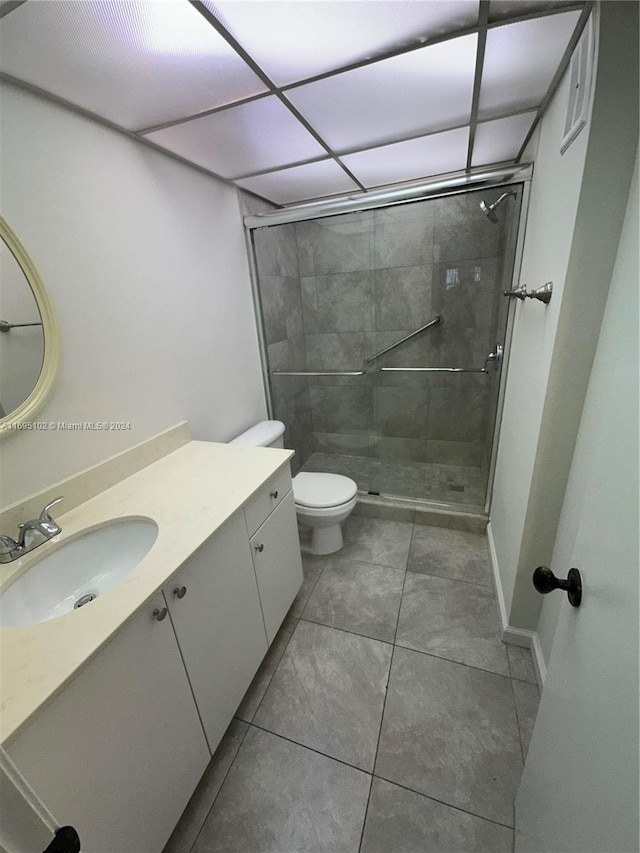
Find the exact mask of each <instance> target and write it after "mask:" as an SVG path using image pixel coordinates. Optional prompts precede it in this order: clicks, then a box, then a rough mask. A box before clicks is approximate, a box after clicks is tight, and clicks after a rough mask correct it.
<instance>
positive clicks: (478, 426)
mask: <svg viewBox="0 0 640 853" xmlns="http://www.w3.org/2000/svg"><path fill="white" fill-rule="evenodd" d="M499 195H500V192H496V191H495V190H493V191H488V192H487V193H485V194H481V193H465V194H460V195H455V196H449V197H445V198H440V199H433V200H425V201H419V202H412V203H408V204H403V205H398V206H395V207H388V208H379V209H375V210H368V211H362V212H358V213H350V214H344V215H338V216H332V217H326V218H323V219H314V220H309V221H303V222H297V223H295V224H293V223H292V224H287V225H278V226H272V227H269V228H261V229H256V230H255V231H254V232H253V239H254V249H255V254H256V265H257V270H258V291H259V295H260V303H261V314H262V320H263V329H264V336H265V344H266V349H267V357H268V371H269V377H270V386H271V396H272V403H273V412H274V417H277V418H279V419H281V420H283V421H284V423H285V425H286V427H287V433H286V434H285V438H286V445H287V446H289V447H293V449H295V450H296V460H295V467H296V469H297V468H304V470H319V471H330V472H336V473H342V474H345V475H347V476H350V477H352V478H353V479H354V480H355V481H356V482H357V484H358V487H359V490H360V491H361V492H364V493H371V494H380V495H383V496H388V497H393V498H399V499H405V500H406V499H409V500H418V501H429V502H431V503H436V504H439V505H446V506H454V507H465V508H469V509H476V510H477V509H482V508H483V506H484V501H485V495H486V487H487V476H488V471H489V467H490V455H491V447H492V443H493V433H494V426H495V420H496V410H497V400H498V380H499V374H500V363H499V361H498V360H497V359H496V358H495V355H496V353H497V350H496V345H497V344H501V345H502V344H504V336H505V328H506V318H507V308H508V304H507V302H508V301H507V300H506V299H504V298H502V296H501V291H502V290H508V289H510V287H511V276H512V271H513V263H514V256H515V237H516V230H517V220H518V211H519V198H508V199H507V200H505V202H504V203H503V205H501V207H500V209H499V211H496V214H497V216H496V218H498V222H497V223H494V222H493V221H490V220H489V218H487V217H486V216H485V215H484V213H483V211H482V210H481V208H480V201H481V199H485V200H486V202H487V203H491V202H493V201H494V200H495V198H497V197H498V196H499ZM435 318H440V320H439V322H438V323H431V321H433V320H434V319H435ZM421 327H425V328H423V331H421V332H420V333H419V334H416V335H413V336H412V337H409V336H410V335H411V333H413V332H415V331H416V330H417V329H419V328H421ZM401 339H407V340H405V341H404V342H403V343H402V344H400V345H399V346H395V347H393V348H391V349H389V348H390V347H392V345H393V344H395V343H397V342H398V341H399V340H401ZM384 350H386V352H383V353H382V354H380V353H381V351H384ZM376 355H377V357H374V356H376ZM489 356H493V357H492V358H488V357H489ZM425 368H426V369H425ZM496 368H497V369H496ZM451 369H452V370H451Z"/></svg>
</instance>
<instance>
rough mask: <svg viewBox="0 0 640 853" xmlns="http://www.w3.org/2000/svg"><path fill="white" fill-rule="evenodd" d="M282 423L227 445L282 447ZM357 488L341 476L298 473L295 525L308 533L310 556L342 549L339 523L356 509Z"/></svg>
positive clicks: (260, 426) (256, 429)
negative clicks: (296, 521) (306, 529)
mask: <svg viewBox="0 0 640 853" xmlns="http://www.w3.org/2000/svg"><path fill="white" fill-rule="evenodd" d="M283 435H284V424H283V423H282V421H261V422H260V423H259V424H256V425H255V426H254V427H251V429H248V430H247V431H246V432H243V433H241V434H240V435H239V436H237V437H236V438H234V439H233V440H232V441H230V442H229V444H244V445H248V446H251V447H284V442H283V439H282V436H283ZM357 493H358V486H357V485H356V484H355V482H354V481H353V480H351V479H350V478H349V477H343V476H342V474H323V473H320V472H315V471H313V472H312V471H308V472H307V471H301V472H300V473H299V474H296V476H295V477H294V478H293V499H294V501H295V505H296V514H297V516H298V522H299V523H300V524H301V525H303V526H304V527H307V528H310V530H311V541H310V544H309V545H302V546H301V547H302V550H303V551H307V552H308V553H311V554H333V553H334V551H339V550H340V548H342V546H343V544H344V541H343V539H342V526H341V525H342V522H343V521H344V520H345V519H346V518H347V517H348V516H349V515H350V514H351V512H352V510H353V508H354V507H355V505H356V497H357Z"/></svg>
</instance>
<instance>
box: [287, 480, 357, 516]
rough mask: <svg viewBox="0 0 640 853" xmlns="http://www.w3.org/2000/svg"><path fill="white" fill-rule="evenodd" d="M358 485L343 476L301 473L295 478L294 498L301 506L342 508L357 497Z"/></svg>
mask: <svg viewBox="0 0 640 853" xmlns="http://www.w3.org/2000/svg"><path fill="white" fill-rule="evenodd" d="M357 491H358V487H357V485H356V484H355V483H354V482H353V480H351V479H350V478H349V477H343V476H342V474H323V473H320V472H317V471H309V472H305V471H303V472H301V473H300V474H296V476H295V477H294V478H293V498H294V500H295V502H296V503H297V504H300V506H309V507H316V508H322V507H330V506H340V504H345V503H347V501H350V500H351V498H353V497H355V495H356V493H357Z"/></svg>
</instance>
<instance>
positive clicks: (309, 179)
mask: <svg viewBox="0 0 640 853" xmlns="http://www.w3.org/2000/svg"><path fill="white" fill-rule="evenodd" d="M237 183H238V185H239V186H241V187H243V188H244V189H247V190H251V192H254V193H257V194H258V195H261V196H263V197H264V198H268V199H270V200H271V201H273V202H275V203H276V204H290V203H291V202H296V201H306V200H307V199H310V198H322V197H323V196H327V195H335V194H336V193H347V192H352V191H355V192H359V191H360V187H359V186H358V185H357V184H356V183H354V182H353V181H352V180H351V178H350V177H349V176H348V175H347V173H346V172H345V171H344V169H341V168H340V166H338V164H337V163H336V162H335V160H321V161H319V162H317V163H308V164H307V165H305V166H294V167H293V168H292V169H282V170H281V171H278V172H269V174H268V175H258V176H256V177H255V178H245V179H244V180H241V181H237Z"/></svg>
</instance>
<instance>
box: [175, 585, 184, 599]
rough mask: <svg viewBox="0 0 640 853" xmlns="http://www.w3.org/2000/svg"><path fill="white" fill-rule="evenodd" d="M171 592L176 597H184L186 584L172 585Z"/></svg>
mask: <svg viewBox="0 0 640 853" xmlns="http://www.w3.org/2000/svg"><path fill="white" fill-rule="evenodd" d="M173 594H174V595H175V597H176V598H184V597H185V595H186V594H187V588H186V586H174V588H173Z"/></svg>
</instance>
